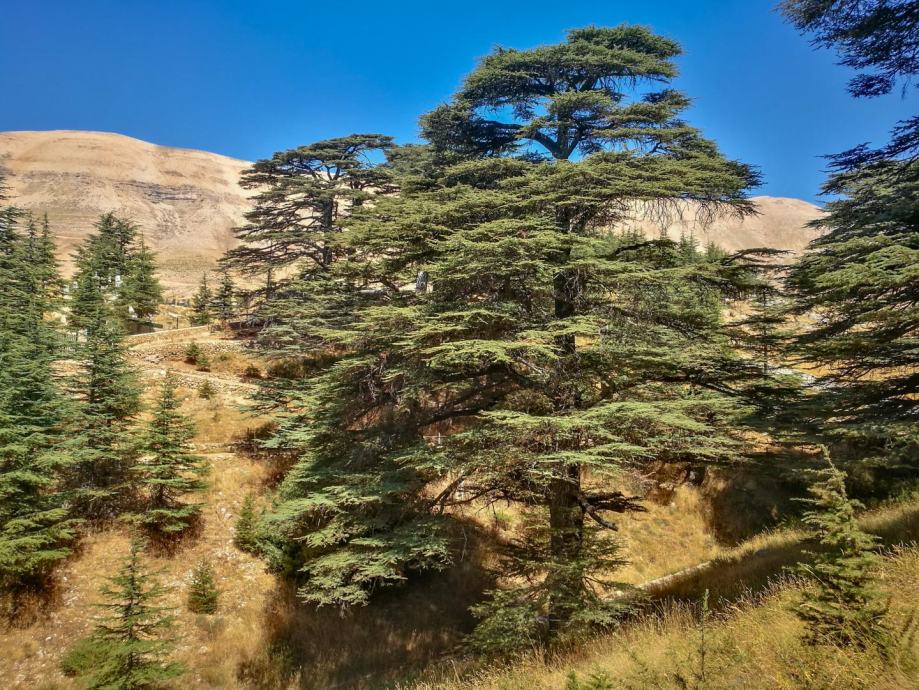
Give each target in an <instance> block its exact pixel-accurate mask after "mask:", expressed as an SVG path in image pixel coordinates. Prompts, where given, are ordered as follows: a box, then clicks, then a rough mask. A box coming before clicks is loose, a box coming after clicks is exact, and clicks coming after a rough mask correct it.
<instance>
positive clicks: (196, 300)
mask: <svg viewBox="0 0 919 690" xmlns="http://www.w3.org/2000/svg"><path fill="white" fill-rule="evenodd" d="M213 300H214V295H213V294H212V293H211V289H210V287H209V286H208V284H207V273H202V274H201V282H200V283H199V285H198V290H197V291H196V292H195V294H194V296H193V297H192V299H191V308H192V317H191V325H192V326H209V325H210V324H211V322H212V321H213V320H214V314H213V312H212V304H213Z"/></svg>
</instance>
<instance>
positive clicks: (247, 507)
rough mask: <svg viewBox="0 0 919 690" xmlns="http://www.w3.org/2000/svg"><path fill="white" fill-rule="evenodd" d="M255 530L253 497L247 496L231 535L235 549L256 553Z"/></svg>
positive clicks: (256, 525)
mask: <svg viewBox="0 0 919 690" xmlns="http://www.w3.org/2000/svg"><path fill="white" fill-rule="evenodd" d="M257 530H258V516H257V515H256V514H255V497H254V496H253V495H252V494H247V495H246V498H245V499H244V500H243V505H242V508H241V509H240V511H239V517H238V518H237V519H236V529H235V531H234V533H233V543H234V544H235V545H236V548H238V549H239V550H240V551H245V552H247V553H253V554H254V553H257V551H258V532H257Z"/></svg>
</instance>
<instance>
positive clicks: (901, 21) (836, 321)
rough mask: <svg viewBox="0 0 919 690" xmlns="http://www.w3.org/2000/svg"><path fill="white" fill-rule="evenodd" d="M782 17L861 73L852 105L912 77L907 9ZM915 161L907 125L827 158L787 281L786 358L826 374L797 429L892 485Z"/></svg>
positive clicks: (903, 459) (847, 6)
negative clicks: (815, 211) (791, 348)
mask: <svg viewBox="0 0 919 690" xmlns="http://www.w3.org/2000/svg"><path fill="white" fill-rule="evenodd" d="M783 8H784V10H785V13H786V14H787V15H788V16H789V18H790V19H791V20H792V21H793V22H794V23H795V25H796V26H797V27H798V28H799V29H801V30H802V31H807V32H811V33H813V34H814V36H815V43H816V44H818V45H821V46H826V47H833V48H836V49H837V50H838V51H839V53H840V55H841V57H842V62H843V64H846V65H848V66H850V67H853V68H855V69H858V70H862V73H861V74H859V75H858V76H857V77H855V78H854V79H853V80H852V81H851V83H850V91H851V92H852V93H853V95H856V96H866V97H870V96H877V95H881V94H885V93H888V92H890V91H891V90H892V89H893V87H894V86H895V85H896V83H897V82H898V81H901V80H905V81H906V82H907V83H908V80H909V79H911V78H912V77H913V76H914V75H915V74H916V70H917V66H919V62H917V58H916V54H915V46H916V45H917V44H919V11H917V10H919V6H917V4H916V3H915V2H912V1H906V0H897V1H895V2H855V1H854V0H840V1H836V2H827V1H825V0H788V1H787V2H785V3H784V4H783ZM917 150H919V118H915V117H914V118H912V119H910V120H907V121H905V122H901V123H900V124H899V125H898V126H897V128H896V129H895V130H894V132H893V136H892V138H891V141H890V142H889V143H888V144H886V145H885V146H882V147H880V148H876V149H870V148H869V147H867V146H865V145H862V146H857V147H855V148H853V149H851V150H850V151H846V152H844V153H842V154H839V155H836V156H831V160H832V162H833V169H834V171H835V172H834V174H833V175H832V176H831V177H830V178H829V180H828V181H827V182H826V184H825V185H824V188H823V192H824V193H825V194H828V195H832V196H833V197H834V199H833V200H832V201H831V202H830V203H828V204H827V210H828V213H827V214H826V215H825V216H823V217H822V218H820V219H818V220H817V221H815V222H814V226H815V227H817V228H819V229H820V230H822V231H823V234H822V236H821V237H819V238H818V239H816V240H815V241H814V242H812V243H811V246H810V247H809V249H808V251H807V253H806V254H805V255H804V257H803V258H802V259H801V260H800V261H799V262H798V263H797V264H796V265H795V266H794V267H793V269H792V271H791V274H790V275H789V278H788V285H789V287H790V289H791V292H792V294H793V296H794V298H795V303H794V305H793V308H794V311H795V313H797V314H803V315H806V316H807V318H809V319H811V320H812V321H813V322H814V323H813V327H811V328H809V329H807V331H806V332H805V333H804V334H803V335H801V337H800V338H798V339H797V342H796V343H795V346H796V348H795V349H796V353H797V354H798V355H799V356H800V357H801V359H802V360H804V361H806V362H807V363H808V364H810V365H811V366H816V367H820V369H821V371H823V372H825V373H824V374H823V375H822V376H820V377H819V379H818V381H817V385H816V386H815V393H816V394H815V396H813V398H812V399H810V400H809V401H808V403H809V406H808V407H807V408H804V409H802V410H800V411H799V416H800V417H801V418H802V419H803V420H804V422H805V423H803V424H802V423H801V422H800V421H799V422H797V426H800V427H803V428H804V429H806V430H809V431H810V432H812V433H813V434H816V435H817V436H818V438H821V439H822V440H824V441H829V442H833V443H834V444H835V446H836V447H837V448H838V449H840V450H843V449H844V450H845V451H846V455H845V456H843V455H842V454H841V453H837V459H840V458H842V460H841V461H844V462H846V463H847V466H849V465H850V464H853V465H854V463H858V464H859V465H860V466H861V468H869V469H870V468H877V467H880V468H881V470H880V473H878V472H876V471H875V472H874V475H875V477H877V476H878V475H879V474H880V475H881V476H883V477H884V478H885V479H892V480H898V479H903V478H912V479H915V478H916V477H917V476H919V475H917V472H919V460H917V458H919V432H917V431H916V429H917V421H919V375H917V374H916V371H917V367H919V328H917V325H916V324H917V323H919V311H917V298H919V280H917V272H916V266H917V259H919V225H917V209H919V203H917V202H919V165H917V163H916V156H915V153H916V151H917ZM851 469H853V470H854V469H856V467H854V466H853V467H851ZM859 469H860V468H859Z"/></svg>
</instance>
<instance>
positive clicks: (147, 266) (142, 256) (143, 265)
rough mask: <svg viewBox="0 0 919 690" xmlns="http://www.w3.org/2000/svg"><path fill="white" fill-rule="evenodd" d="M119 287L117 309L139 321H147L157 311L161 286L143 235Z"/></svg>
mask: <svg viewBox="0 0 919 690" xmlns="http://www.w3.org/2000/svg"><path fill="white" fill-rule="evenodd" d="M126 271H127V272H126V274H125V276H124V279H123V280H122V283H121V288H120V289H119V290H118V302H119V311H120V312H122V313H125V314H128V315H129V316H130V317H131V318H133V319H136V320H139V321H147V320H149V319H150V318H151V317H153V316H155V315H156V314H157V312H159V308H160V304H161V303H162V301H163V288H162V286H161V285H160V281H159V278H158V277H157V275H156V257H155V256H154V254H153V252H151V251H150V250H149V249H148V248H147V245H146V243H145V242H144V239H143V237H141V239H140V244H139V246H137V248H136V249H134V251H133V252H132V253H131V256H130V258H129V259H128V263H127V269H126Z"/></svg>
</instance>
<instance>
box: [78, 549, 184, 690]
mask: <svg viewBox="0 0 919 690" xmlns="http://www.w3.org/2000/svg"><path fill="white" fill-rule="evenodd" d="M140 552H141V549H140V545H139V543H138V542H137V541H134V542H132V544H131V551H130V554H129V556H128V559H127V560H126V562H125V564H124V566H123V567H122V568H121V571H120V572H119V573H118V574H117V575H116V576H114V577H111V578H109V579H108V582H109V584H108V585H107V586H105V587H103V588H102V590H101V594H102V597H103V603H101V604H99V608H100V609H101V611H102V615H101V617H100V619H99V622H98V624H97V626H96V629H95V631H94V632H93V634H92V636H91V637H90V639H89V643H88V644H86V643H84V644H82V645H78V646H77V647H76V648H75V650H76V651H77V652H81V654H79V656H80V657H82V660H83V662H82V663H80V659H75V658H73V656H71V658H70V663H69V664H65V666H69V667H70V669H71V671H74V672H76V673H78V674H79V675H80V676H82V680H83V681H84V682H85V686H86V687H87V688H90V689H92V690H163V689H164V688H168V687H172V684H171V683H170V681H172V680H173V679H175V678H178V677H179V676H181V675H182V673H183V672H184V669H183V668H182V667H181V666H180V665H179V664H177V663H174V662H170V661H169V660H168V657H169V654H170V653H171V651H172V648H173V641H172V640H171V639H169V638H168V637H167V636H166V632H167V631H168V630H169V628H170V627H171V626H172V624H173V621H174V617H173V616H172V615H170V613H169V609H166V608H163V607H162V606H159V605H158V601H159V600H160V599H161V598H162V597H163V596H164V595H165V594H166V592H167V590H166V589H165V588H164V587H163V586H162V585H160V584H159V583H158V582H157V581H156V579H155V578H154V576H153V575H151V574H150V573H149V572H148V570H147V569H146V567H145V566H144V565H143V563H142V561H141V558H140ZM87 650H91V654H89V653H87Z"/></svg>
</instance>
